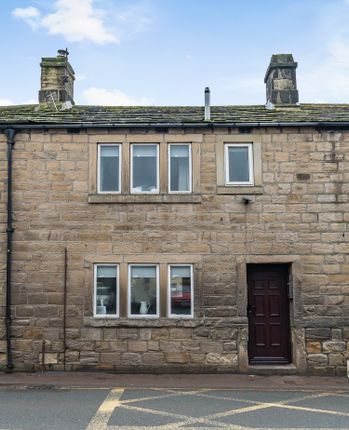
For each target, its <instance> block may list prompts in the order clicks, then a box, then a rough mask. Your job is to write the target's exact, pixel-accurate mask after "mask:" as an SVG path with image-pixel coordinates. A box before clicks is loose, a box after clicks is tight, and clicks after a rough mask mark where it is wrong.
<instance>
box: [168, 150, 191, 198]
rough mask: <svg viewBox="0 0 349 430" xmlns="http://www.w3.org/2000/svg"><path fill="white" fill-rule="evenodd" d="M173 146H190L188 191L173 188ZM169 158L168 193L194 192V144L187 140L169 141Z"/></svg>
mask: <svg viewBox="0 0 349 430" xmlns="http://www.w3.org/2000/svg"><path fill="white" fill-rule="evenodd" d="M171 146H188V147H189V190H187V191H172V190H171ZM167 159H168V163H167V165H168V169H167V170H168V178H167V180H168V193H169V194H191V193H192V192H193V167H192V164H193V161H192V145H191V143H187V142H183V143H181V142H178V143H169V144H168V148H167Z"/></svg>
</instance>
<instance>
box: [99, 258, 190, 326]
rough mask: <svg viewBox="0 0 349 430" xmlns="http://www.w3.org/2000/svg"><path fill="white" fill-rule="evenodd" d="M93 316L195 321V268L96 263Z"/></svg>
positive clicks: (169, 265)
mask: <svg viewBox="0 0 349 430" xmlns="http://www.w3.org/2000/svg"><path fill="white" fill-rule="evenodd" d="M120 272H121V275H120ZM120 279H121V281H120ZM120 303H121V305H120ZM160 303H161V309H160ZM93 316H94V317H96V318H108V317H113V318H117V317H128V318H160V316H161V317H168V318H193V317H194V276H193V265H192V264H185V263H176V264H174V263H173V264H172V263H168V264H167V263H161V264H157V263H154V264H152V263H147V264H135V263H132V264H127V263H120V264H112V263H96V264H94V286H93Z"/></svg>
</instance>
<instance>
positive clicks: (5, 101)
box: [0, 99, 14, 106]
mask: <svg viewBox="0 0 349 430" xmlns="http://www.w3.org/2000/svg"><path fill="white" fill-rule="evenodd" d="M11 105H14V103H13V101H12V100H10V99H0V106H11Z"/></svg>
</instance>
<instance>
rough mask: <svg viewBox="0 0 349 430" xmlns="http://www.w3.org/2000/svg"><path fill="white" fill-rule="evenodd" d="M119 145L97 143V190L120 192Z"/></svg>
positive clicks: (101, 191) (100, 191)
mask: <svg viewBox="0 0 349 430" xmlns="http://www.w3.org/2000/svg"><path fill="white" fill-rule="evenodd" d="M120 183H121V145H114V144H113V145H111V144H108V145H98V192H99V193H120Z"/></svg>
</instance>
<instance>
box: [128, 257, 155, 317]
mask: <svg viewBox="0 0 349 430" xmlns="http://www.w3.org/2000/svg"><path fill="white" fill-rule="evenodd" d="M144 266H145V267H156V315H151V314H145V315H140V314H131V279H132V278H131V269H132V267H144ZM127 317H128V318H137V319H138V318H140V319H144V318H150V319H156V318H159V317H160V276H159V264H151V263H132V264H129V265H128V281H127Z"/></svg>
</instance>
